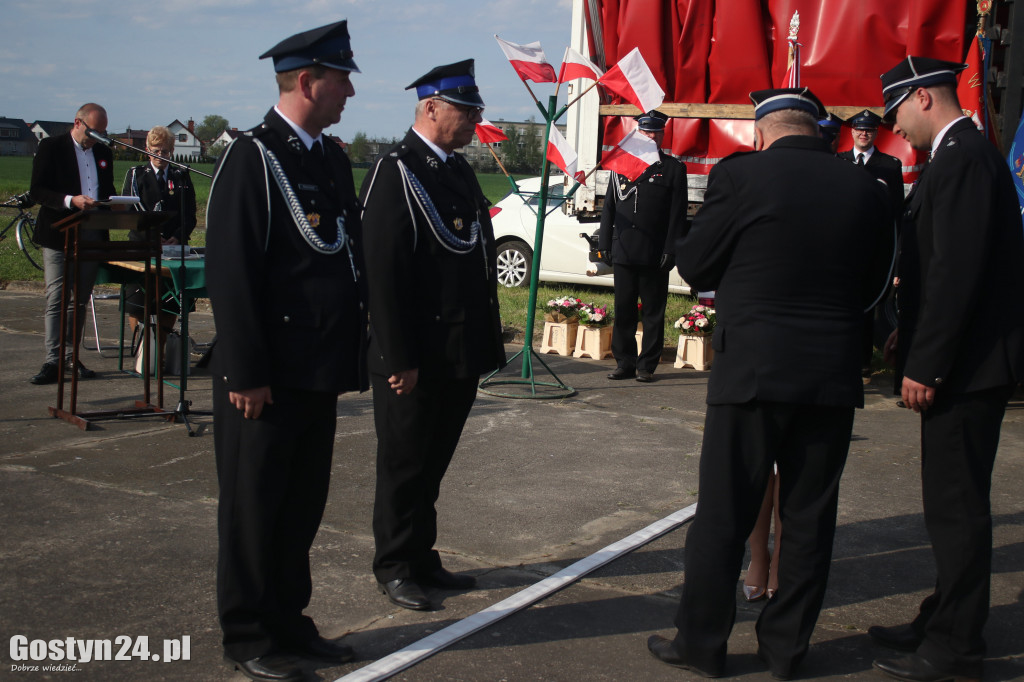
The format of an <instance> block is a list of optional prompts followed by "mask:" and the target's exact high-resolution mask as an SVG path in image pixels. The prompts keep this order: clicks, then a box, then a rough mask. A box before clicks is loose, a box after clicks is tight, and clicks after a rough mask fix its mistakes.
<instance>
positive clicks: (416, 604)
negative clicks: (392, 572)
mask: <svg viewBox="0 0 1024 682" xmlns="http://www.w3.org/2000/svg"><path fill="white" fill-rule="evenodd" d="M377 585H378V587H380V592H381V594H385V595H387V597H388V600H390V601H391V603H392V604H395V605H396V606H401V607H402V608H403V609H412V610H413V611H427V610H429V609H430V600H429V599H427V595H425V594H423V588H422V587H420V586H419V585H418V584H416V582H415V581H414V580H413V579H412V578H395V579H394V580H389V581H387V582H386V583H377Z"/></svg>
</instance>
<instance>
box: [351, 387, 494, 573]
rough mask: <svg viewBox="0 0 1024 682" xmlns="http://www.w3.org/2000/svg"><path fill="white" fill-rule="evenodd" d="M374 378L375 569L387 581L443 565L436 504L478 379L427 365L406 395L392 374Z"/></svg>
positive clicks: (471, 403) (473, 398)
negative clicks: (428, 370)
mask: <svg viewBox="0 0 1024 682" xmlns="http://www.w3.org/2000/svg"><path fill="white" fill-rule="evenodd" d="M370 383H371V385H372V386H373V420H374V425H375V427H376V431H377V489H376V493H375V496H374V501H373V537H374V542H375V544H376V554H375V555H374V558H373V573H374V575H375V576H376V577H377V580H378V582H381V583H385V582H389V581H391V580H395V579H396V578H415V577H416V576H420V575H425V574H428V573H430V572H432V571H434V570H436V569H438V568H440V567H441V557H440V555H438V553H437V551H436V550H435V549H434V543H435V542H436V541H437V511H436V510H435V509H434V504H435V503H436V502H437V498H438V495H439V494H440V490H441V479H442V478H444V474H445V472H446V471H447V470H448V464H449V463H450V462H451V461H452V455H453V454H454V453H455V448H456V446H457V445H458V444H459V437H460V436H461V435H462V427H463V426H465V424H466V418H467V417H468V416H469V411H470V409H471V408H472V407H473V402H474V401H475V400H476V390H477V383H478V379H452V378H442V377H430V376H425V375H424V373H423V372H422V371H421V372H420V376H419V379H418V381H417V384H416V388H415V389H414V390H413V391H412V393H409V394H407V395H401V396H400V395H398V394H397V393H395V391H394V390H393V389H392V388H391V387H390V386H389V385H388V379H387V377H385V376H384V375H381V374H376V373H372V372H371V374H370Z"/></svg>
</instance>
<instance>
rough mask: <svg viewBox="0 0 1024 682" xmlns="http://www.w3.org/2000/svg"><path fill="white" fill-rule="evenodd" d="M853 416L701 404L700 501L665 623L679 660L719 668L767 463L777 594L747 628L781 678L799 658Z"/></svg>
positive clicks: (786, 406)
mask: <svg viewBox="0 0 1024 682" xmlns="http://www.w3.org/2000/svg"><path fill="white" fill-rule="evenodd" d="M853 413H854V408H853V407H831V406H822V405H798V404H792V403H773V402H764V401H751V402H749V403H745V404H741V405H708V407H707V415H706V418H705V428H704V445H703V448H702V451H701V459H700V499H699V501H698V503H697V513H696V515H695V517H694V520H693V522H692V523H691V525H690V529H689V531H688V532H687V535H686V555H685V557H686V558H685V565H686V575H685V582H684V584H683V596H682V599H681V601H680V605H679V611H678V613H677V614H676V620H675V624H676V627H678V628H679V632H678V634H677V635H676V646H677V648H678V650H679V652H680V653H681V654H682V656H683V658H684V660H686V661H687V662H688V663H690V664H692V665H695V666H697V667H698V668H700V669H702V670H705V671H707V672H712V673H721V671H722V669H723V668H724V666H725V654H726V646H727V643H728V640H729V634H730V632H731V631H732V626H733V623H734V621H735V619H736V584H737V581H738V579H739V574H740V570H741V568H742V562H743V555H744V548H745V543H746V540H747V537H748V536H749V535H750V531H751V530H753V528H754V523H755V521H756V520H757V515H758V512H759V511H760V509H761V502H762V500H763V499H764V491H765V488H766V487H767V485H768V475H769V473H771V471H772V467H773V463H776V462H777V463H778V467H779V481H780V486H781V487H780V490H779V506H780V508H781V509H780V511H781V514H782V527H783V528H785V529H786V530H785V542H783V543H782V549H781V555H780V558H779V591H778V592H777V593H776V594H775V596H774V597H772V599H771V600H770V601H769V602H768V603H767V604H766V605H765V606H764V609H763V610H762V611H761V616H760V617H759V618H758V621H757V639H758V645H759V652H760V653H761V655H762V656H763V657H764V658H765V660H766V661H767V663H768V665H769V666H770V668H771V670H772V671H773V672H778V673H783V674H790V673H791V671H792V670H793V669H794V668H795V667H796V665H797V664H798V663H799V662H800V660H801V659H802V658H803V656H804V655H805V654H806V653H807V647H808V643H809V640H810V637H811V633H812V631H813V630H814V624H815V622H816V621H817V619H818V613H819V611H820V609H821V603H822V600H823V599H824V595H825V583H826V580H827V577H828V572H829V564H830V562H831V560H832V539H833V537H834V535H835V528H836V508H837V505H838V500H839V479H840V476H841V475H842V473H843V467H844V466H845V464H846V455H847V452H848V451H849V447H850V433H851V432H852V429H853Z"/></svg>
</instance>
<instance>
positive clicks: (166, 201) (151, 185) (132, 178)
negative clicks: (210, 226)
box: [121, 163, 196, 244]
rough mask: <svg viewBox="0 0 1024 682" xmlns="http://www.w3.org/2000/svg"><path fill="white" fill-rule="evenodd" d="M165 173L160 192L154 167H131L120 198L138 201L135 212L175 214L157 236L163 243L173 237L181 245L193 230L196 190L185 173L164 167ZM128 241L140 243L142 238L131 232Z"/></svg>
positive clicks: (141, 165) (151, 165) (144, 165)
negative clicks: (162, 239)
mask: <svg viewBox="0 0 1024 682" xmlns="http://www.w3.org/2000/svg"><path fill="white" fill-rule="evenodd" d="M164 173H165V174H166V178H167V179H166V181H165V182H164V185H165V186H164V187H163V188H161V187H160V183H159V182H158V181H157V177H156V171H155V170H153V164H151V163H144V164H140V165H138V166H132V167H131V168H130V169H128V173H127V174H126V175H125V176H124V186H123V187H122V189H121V194H123V195H124V196H136V197H139V199H140V201H139V203H138V204H136V205H135V210H137V211H174V212H176V213H177V214H178V217H177V218H175V219H174V220H170V221H168V222H167V223H165V224H164V225H163V226H162V227H161V228H160V233H161V234H160V236H161V237H163V238H164V239H170V238H171V237H174V238H175V239H177V240H178V243H179V244H184V243H185V242H186V241H188V238H189V237H190V236H191V235H192V230H194V229H195V227H196V188H195V186H194V185H193V184H192V176H190V175H189V172H188V171H187V170H184V169H181V168H175V167H174V166H167V167H166V168H164ZM128 238H129V239H141V238H142V235H138V234H137V233H135V232H132V233H130V234H129V235H128Z"/></svg>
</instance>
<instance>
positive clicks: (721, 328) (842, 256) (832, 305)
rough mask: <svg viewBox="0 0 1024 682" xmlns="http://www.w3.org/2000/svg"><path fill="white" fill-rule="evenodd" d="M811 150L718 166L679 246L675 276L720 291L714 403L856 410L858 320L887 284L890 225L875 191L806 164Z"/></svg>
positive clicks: (796, 146) (835, 163) (837, 168)
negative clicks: (772, 403)
mask: <svg viewBox="0 0 1024 682" xmlns="http://www.w3.org/2000/svg"><path fill="white" fill-rule="evenodd" d="M817 151H827V147H826V146H825V145H824V143H822V142H821V141H820V140H817V139H814V138H809V137H799V136H798V137H784V138H782V139H780V140H777V141H776V142H775V143H774V144H772V145H771V147H769V148H768V149H766V150H763V151H760V152H756V153H748V154H738V155H734V156H732V157H729V158H728V159H726V160H724V161H722V162H720V163H719V164H718V165H716V166H715V167H714V168H713V169H712V171H711V174H710V175H709V177H708V192H707V195H706V196H705V198H704V206H703V207H702V208H701V210H700V212H699V213H698V214H697V216H696V218H695V219H694V222H693V228H692V229H691V230H690V232H689V234H688V235H687V236H686V237H684V238H682V239H680V240H679V243H678V246H677V248H676V261H677V263H678V267H679V274H680V275H682V276H683V278H684V279H685V280H686V281H687V282H689V283H690V285H691V286H694V287H696V288H697V289H700V290H702V291H711V290H716V294H715V302H716V304H717V306H716V309H717V312H718V324H717V326H716V327H715V330H714V333H713V336H712V346H713V348H714V350H715V365H714V369H713V370H712V372H711V379H710V382H709V385H708V402H709V403H711V404H715V403H719V404H721V403H743V402H746V401H748V400H753V399H755V398H757V399H760V400H772V401H782V402H793V403H804V404H819V405H846V406H857V407H859V406H862V405H863V400H864V392H863V383H862V381H861V376H860V350H859V349H860V338H861V324H862V317H863V311H864V308H865V307H866V306H867V305H868V304H870V303H871V302H872V301H873V300H874V297H875V296H876V295H877V293H878V292H879V291H881V290H882V288H883V287H884V286H885V284H886V281H887V279H888V274H889V273H888V265H889V264H890V262H891V253H892V249H891V245H892V234H891V226H892V224H893V223H892V220H891V219H890V215H891V213H890V211H889V210H888V202H887V201H886V194H885V190H884V189H883V188H882V186H881V185H880V184H879V183H878V182H876V181H875V180H873V179H872V178H871V177H870V176H869V175H866V174H864V173H863V172H862V171H861V170H860V169H858V168H855V167H853V166H851V165H850V164H848V163H846V162H844V161H841V160H839V159H838V158H835V157H830V158H829V159H820V160H816V163H808V162H807V157H808V154H812V155H813V154H815V153H816V152H817ZM812 159H814V157H812ZM794 188H795V189H794ZM794 195H796V196H797V200H794ZM879 200H880V201H879ZM886 231H888V234H884V233H885V232H886ZM883 242H884V245H885V246H886V247H888V250H885V249H884V248H883V244H882V243H883ZM865 264H873V265H874V267H873V268H871V269H870V272H866V271H865ZM851 281H853V282H857V283H858V286H857V287H855V288H852V289H851V288H850V286H849V282H851ZM838 303H841V305H839V304H838Z"/></svg>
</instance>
